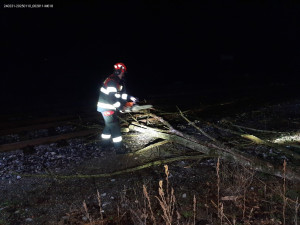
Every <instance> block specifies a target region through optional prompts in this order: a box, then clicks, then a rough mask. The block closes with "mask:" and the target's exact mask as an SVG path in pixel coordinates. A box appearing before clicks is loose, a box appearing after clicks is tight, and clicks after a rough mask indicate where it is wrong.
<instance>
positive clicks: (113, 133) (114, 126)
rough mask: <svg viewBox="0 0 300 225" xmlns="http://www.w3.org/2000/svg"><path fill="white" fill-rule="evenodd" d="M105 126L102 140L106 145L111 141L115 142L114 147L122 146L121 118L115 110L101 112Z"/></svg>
mask: <svg viewBox="0 0 300 225" xmlns="http://www.w3.org/2000/svg"><path fill="white" fill-rule="evenodd" d="M101 114H102V116H103V119H104V122H105V127H104V129H103V132H102V135H101V137H102V142H103V144H104V145H109V144H110V143H111V141H112V142H113V144H114V147H117V148H118V147H121V145H122V135H121V129H120V124H119V119H118V117H117V115H116V112H115V111H105V112H101Z"/></svg>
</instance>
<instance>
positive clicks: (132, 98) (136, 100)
mask: <svg viewBox="0 0 300 225" xmlns="http://www.w3.org/2000/svg"><path fill="white" fill-rule="evenodd" d="M130 100H131V101H133V102H134V103H136V102H138V101H139V99H138V98H136V97H133V96H131V97H130Z"/></svg>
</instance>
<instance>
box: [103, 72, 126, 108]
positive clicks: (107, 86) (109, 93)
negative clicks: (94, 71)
mask: <svg viewBox="0 0 300 225" xmlns="http://www.w3.org/2000/svg"><path fill="white" fill-rule="evenodd" d="M130 97H131V96H129V95H127V93H126V89H125V85H124V81H123V80H121V79H120V78H119V77H118V76H116V75H114V74H112V75H110V76H109V77H108V78H106V80H105V81H104V82H103V84H102V86H101V87H100V95H99V100H98V103H97V111H98V112H104V111H111V110H113V111H116V110H120V109H122V107H123V106H124V104H125V103H126V102H127V101H128V100H129V99H130Z"/></svg>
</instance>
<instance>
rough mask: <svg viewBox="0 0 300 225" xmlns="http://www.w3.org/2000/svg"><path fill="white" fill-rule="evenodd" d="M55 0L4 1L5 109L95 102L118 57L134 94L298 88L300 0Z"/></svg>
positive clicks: (150, 95) (90, 105)
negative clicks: (40, 0) (42, 0)
mask: <svg viewBox="0 0 300 225" xmlns="http://www.w3.org/2000/svg"><path fill="white" fill-rule="evenodd" d="M6 3H11V4H12V3H14V4H16V3H20V1H13V0H11V1H6ZM30 3H31V4H33V3H37V2H30ZM47 3H50V4H53V5H54V8H53V9H28V8H27V9H16V8H13V9H7V8H6V9H5V8H4V7H3V5H1V39H2V41H1V48H2V49H1V54H2V59H1V64H2V65H1V68H0V70H1V71H0V72H1V106H2V112H5V113H7V112H12V111H14V112H16V111H17V112H22V111H25V110H29V111H30V110H32V111H34V110H37V109H41V108H48V109H50V108H51V109H52V110H55V109H56V108H59V107H62V106H64V107H70V108H71V107H79V108H85V107H86V108H93V107H94V108H95V106H96V102H97V98H98V89H99V86H100V84H101V82H102V81H103V79H104V78H105V77H106V76H107V75H109V74H110V73H111V72H112V69H113V64H114V63H116V62H124V63H125V65H126V66H127V68H128V76H127V86H128V89H129V92H130V93H131V94H132V95H135V96H138V97H140V98H146V99H151V98H157V97H158V96H160V95H161V96H166V95H173V94H174V96H176V95H175V94H177V95H178V94H182V95H183V94H184V93H193V94H197V93H198V94H200V95H201V94H203V95H205V93H206V94H207V95H211V96H214V97H216V98H217V97H218V96H222V95H223V94H224V93H229V92H230V93H231V94H232V95H231V96H233V97H238V96H239V94H241V92H242V91H243V90H244V91H246V92H248V91H249V92H251V91H252V90H253V89H251V88H252V87H255V88H258V89H260V90H261V89H263V90H265V92H266V93H267V92H276V93H274V98H276V97H278V96H281V95H282V94H285V93H287V92H289V91H291V90H293V93H292V94H295V93H296V94H297V93H298V91H297V88H298V86H299V79H298V74H299V72H300V52H299V50H300V41H299V40H300V39H299V34H300V31H299V30H300V26H299V25H300V24H299V22H300V5H299V3H296V1H295V2H287V1H285V2H283V1H275V0H272V1H240V2H232V1H199V0H195V1H189V0H184V1H183V0H166V1H158V0H147V1H142V0H141V1H126V0H122V1H121V0H120V1H116V0H112V1H94V2H92V1H60V2H54V1H52V2H51V1H48V2H47ZM274 87H276V88H275V89H274ZM278 87H279V88H278ZM258 89H255V90H258ZM220 90H221V91H220ZM274 90H275V91H274ZM174 98H175V97H174Z"/></svg>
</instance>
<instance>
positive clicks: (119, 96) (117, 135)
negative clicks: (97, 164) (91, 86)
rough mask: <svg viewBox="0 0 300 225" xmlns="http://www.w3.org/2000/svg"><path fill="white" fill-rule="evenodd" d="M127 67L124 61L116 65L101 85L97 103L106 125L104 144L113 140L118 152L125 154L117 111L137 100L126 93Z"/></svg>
mask: <svg viewBox="0 0 300 225" xmlns="http://www.w3.org/2000/svg"><path fill="white" fill-rule="evenodd" d="M126 73H127V68H126V66H125V65H124V64H123V63H116V64H115V65H114V71H113V74H111V75H110V76H109V77H108V78H106V79H105V81H104V82H103V84H102V86H101V87H100V95H99V100H98V103H97V111H98V112H101V114H102V116H103V118H104V122H105V127H104V129H103V132H102V134H101V138H102V146H104V147H108V146H109V145H110V144H111V142H112V143H113V146H114V147H115V148H116V153H117V154H124V153H125V151H126V150H125V148H124V147H123V144H122V135H121V129H120V124H119V120H118V117H117V112H119V111H121V110H122V109H123V106H124V105H125V103H126V102H127V101H132V102H134V103H135V102H136V100H137V99H136V98H135V97H133V96H129V95H128V94H127V93H126V88H125V83H124V76H125V74H126Z"/></svg>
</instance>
